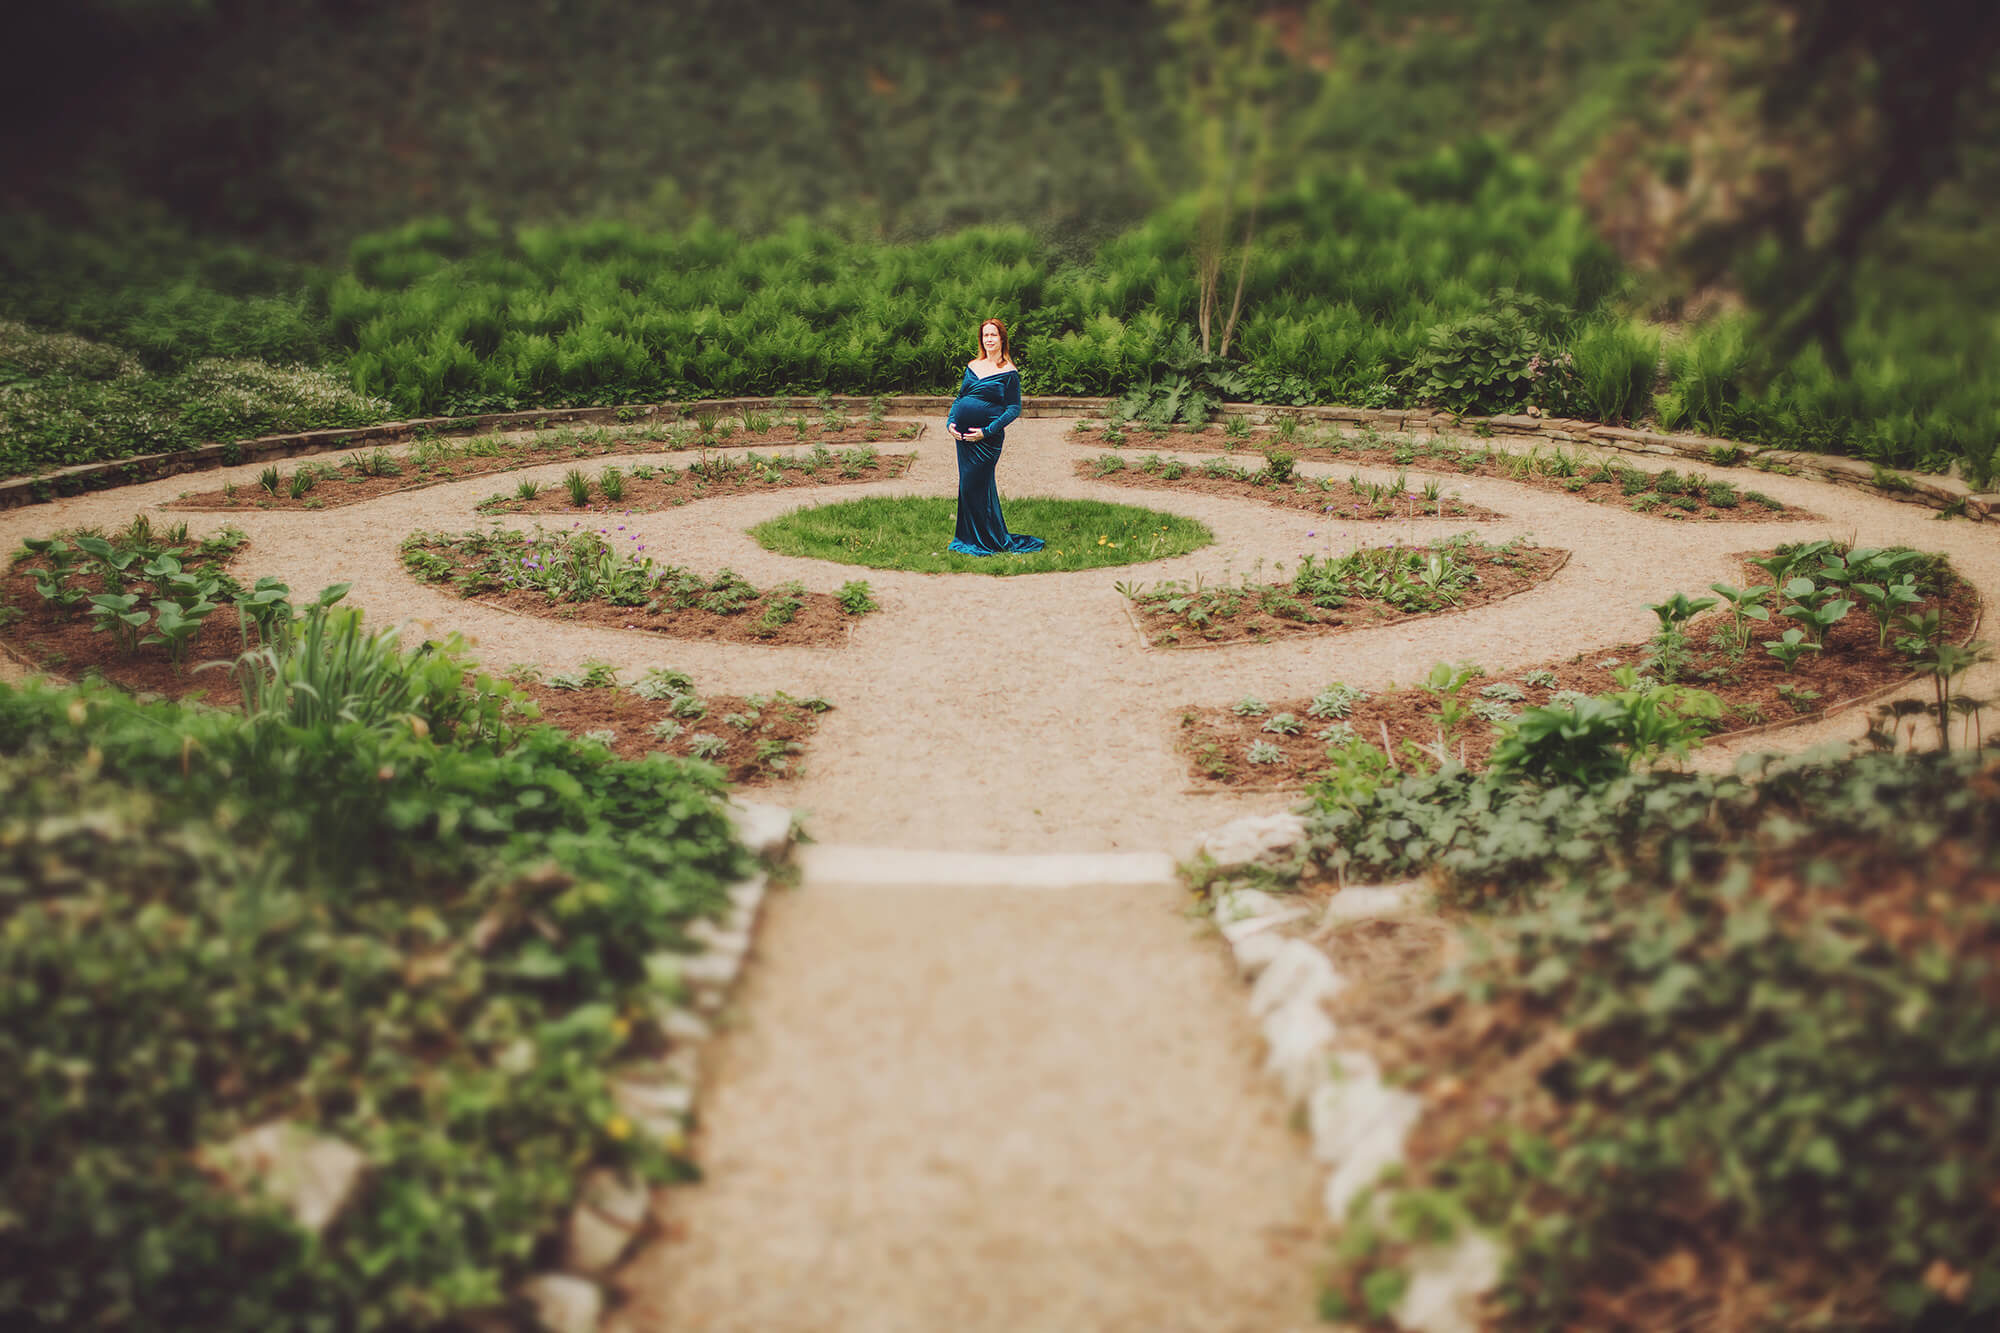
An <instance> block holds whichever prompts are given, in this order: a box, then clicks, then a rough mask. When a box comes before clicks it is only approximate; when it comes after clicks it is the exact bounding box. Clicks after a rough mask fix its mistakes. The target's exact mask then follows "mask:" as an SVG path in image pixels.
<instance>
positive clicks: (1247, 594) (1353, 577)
mask: <svg viewBox="0 0 2000 1333" xmlns="http://www.w3.org/2000/svg"><path fill="white" fill-rule="evenodd" d="M1568 554H1569V553H1568V552H1566V551H1559V550H1556V549H1555V548H1553V547H1546V546H1532V545H1529V544H1528V543H1526V542H1524V541H1512V542H1508V543H1506V544H1505V545H1500V546H1495V545H1492V544H1490V543H1485V542H1481V541H1479V540H1478V539H1477V538H1476V537H1475V536H1474V535H1473V534H1472V533H1469V532H1468V533H1462V534H1460V535H1459V536H1457V537H1452V538H1447V539H1445V540H1444V541H1441V542H1438V543H1436V544H1434V545H1431V546H1408V547H1405V546H1396V547H1366V546H1357V547H1355V548H1354V549H1353V550H1352V551H1349V552H1347V553H1346V554H1344V555H1339V556H1336V555H1333V554H1332V553H1331V551H1329V552H1328V553H1327V554H1326V555H1325V556H1324V557H1321V556H1316V555H1305V556H1301V557H1300V558H1299V565H1298V568H1297V569H1296V570H1295V571H1294V573H1293V574H1292V577H1291V578H1290V579H1288V580H1279V581H1276V582H1268V581H1260V580H1258V579H1256V578H1254V577H1253V576H1251V575H1248V574H1245V575H1242V576H1240V577H1239V578H1238V579H1236V580H1235V581H1233V582H1231V581H1228V580H1224V581H1220V582H1216V583H1208V582H1206V581H1205V580H1204V579H1203V578H1202V577H1201V576H1200V575H1196V576H1195V577H1194V578H1193V579H1174V580H1167V581H1163V582H1159V583H1155V584H1152V585H1150V586H1148V585H1143V584H1139V583H1120V584H1119V585H1118V591H1119V592H1120V593H1122V594H1123V595H1124V597H1125V599H1126V603H1127V609H1128V610H1129V611H1130V612H1131V614H1132V617H1133V620H1134V622H1135V623H1136V624H1137V625H1138V627H1139V632H1140V634H1141V635H1143V636H1144V638H1145V640H1146V642H1147V643H1149V644H1151V645H1153V646H1154V647H1156V648H1164V647H1183V648H1188V647H1198V646H1201V645H1204V644H1223V643H1242V642H1258V643H1262V642H1264V641H1266V640H1269V639H1273V638H1280V637H1283V636H1285V635H1289V634H1310V633H1317V632H1326V631H1332V630H1340V629H1356V628H1361V627H1364V626H1368V625H1380V624H1386V623H1388V622H1390V621H1394V620H1401V619H1404V618H1406V617H1410V616H1424V615H1435V614H1437V613H1438V612H1440V611H1449V610H1463V609H1467V608H1470V607H1474V606H1483V605H1485V604H1486V603H1488V602H1494V601H1498V600H1500V599H1502V598H1505V597H1511V596H1513V595H1514V594H1515V593H1517V592H1523V591H1526V590H1527V589H1529V588H1532V587H1534V586H1535V585H1536V584H1538V583H1540V582H1541V581H1543V580H1544V579H1547V578H1549V577H1550V576H1552V575H1553V574H1554V573H1555V572H1556V571H1557V570H1558V569H1560V568H1561V567H1562V563H1563V561H1564V560H1566V559H1567V558H1568ZM1277 572H1280V573H1282V572H1283V571H1282V569H1280V570H1279V571H1277Z"/></svg>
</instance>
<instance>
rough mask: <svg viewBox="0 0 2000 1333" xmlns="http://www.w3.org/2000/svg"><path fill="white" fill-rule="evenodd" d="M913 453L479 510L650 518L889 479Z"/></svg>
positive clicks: (629, 484) (543, 493)
mask: <svg viewBox="0 0 2000 1333" xmlns="http://www.w3.org/2000/svg"><path fill="white" fill-rule="evenodd" d="M916 457H917V456H916V455H915V454H882V455H878V456H877V457H876V458H873V459H871V460H870V461H868V462H867V463H862V464H857V465H855V466H854V467H853V475H852V476H848V475H845V474H844V473H843V472H842V470H841V469H840V468H838V467H835V466H827V467H823V468H821V469H819V470H818V471H817V472H813V473H807V472H803V471H800V470H798V469H795V468H781V469H764V470H752V469H751V468H749V467H745V466H741V465H738V466H736V467H734V468H731V469H730V470H728V471H727V472H721V471H720V470H719V469H717V470H703V471H701V472H700V475H697V471H698V469H700V468H701V465H699V464H689V466H688V468H687V470H685V471H682V470H680V469H677V468H671V467H668V468H662V469H660V471H659V472H658V473H657V474H655V475H654V476H653V477H651V478H642V477H634V476H631V475H630V474H627V475H626V477H625V492H624V495H623V497H622V498H620V499H618V500H607V499H605V498H604V497H603V494H602V493H601V491H600V490H599V489H597V485H596V483H597V476H595V475H593V476H592V477H591V484H592V488H593V489H592V498H591V500H590V502H589V503H588V504H586V505H584V506H582V507H581V508H579V507H578V506H577V505H575V504H573V503H571V501H570V495H569V491H568V489H567V488H565V487H563V486H562V485H560V484H556V485H544V486H543V487H542V489H541V490H540V492H538V493H537V494H536V496H535V498H534V499H532V500H523V499H521V498H520V497H519V496H496V497H494V498H493V499H491V500H487V501H485V502H483V503H482V504H481V505H480V506H479V512H481V513H482V514H651V513H655V512H657V511H659V510H662V509H670V508H673V507H675V506H678V505H684V504H688V503H689V502H691V501H694V500H715V499H720V498H721V497H723V496H725V495H747V494H749V493H751V492H753V491H758V492H762V491H777V490H785V489H787V488H793V487H813V486H858V485H860V484H861V483H863V482H869V481H888V480H890V479H891V478H894V477H900V476H902V475H903V474H904V473H905V472H907V471H909V470H910V464H911V463H913V462H914V461H916Z"/></svg>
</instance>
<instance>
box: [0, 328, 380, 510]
mask: <svg viewBox="0 0 2000 1333" xmlns="http://www.w3.org/2000/svg"><path fill="white" fill-rule="evenodd" d="M394 414H395V408H394V406H393V405H392V404H390V403H389V402H388V400H386V399H382V398H376V397H372V396H370V395H368V394H365V393H359V392H356V390H355V389H354V387H353V384H352V382H351V377H350V376H349V375H348V374H347V373H346V371H345V369H344V368H342V367H337V366H336V367H333V368H320V367H312V366H304V365H298V364H295V363H292V362H289V361H270V362H267V361H264V360H261V359H254V358H246V357H244V356H242V355H240V354H238V355H233V356H208V357H203V358H201V359H198V360H195V361H192V362H189V363H187V364H185V365H182V366H177V367H175V368H173V369H171V370H167V369H156V368H151V367H149V366H147V365H146V364H145V363H144V362H142V360H141V359H140V357H139V356H137V355H135V354H134V353H133V351H132V350H130V349H129V348H128V347H125V346H114V345H111V344H107V343H102V342H97V341H93V340H91V339H88V338H83V337H79V336H77V335H74V334H70V333H64V332H57V331H51V330H45V329H38V328H31V327H29V326H27V325H24V324H21V323H18V322H16V321H14V320H9V319H0V476H7V477H16V476H32V475H35V474H37V473H42V472H49V471H53V470H54V469H57V468H63V467H70V466H73V465H75V464H78V463H90V462H97V461H100V460H104V459H116V458H127V457H130V456H131V455H133V454H146V453H160V452H164V451H166V450H171V449H185V448H188V447H190V446H192V445H197V444H203V443H206V442H208V441H210V440H234V439H243V438H247V437H250V436H256V435H269V434H273V433H275V432H279V431H294V430H314V429H320V428H325V427H339V426H365V425H370V424H372V423H374V422H378V421H383V420H387V419H388V418H390V417H391V416H393V415H394Z"/></svg>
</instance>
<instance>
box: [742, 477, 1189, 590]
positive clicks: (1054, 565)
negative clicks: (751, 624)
mask: <svg viewBox="0 0 2000 1333" xmlns="http://www.w3.org/2000/svg"><path fill="white" fill-rule="evenodd" d="M1005 512H1006V518H1007V528H1008V530H1009V531H1010V532H1019V533H1026V534H1028V535H1029V536H1032V537H1040V538H1041V539H1042V540H1043V542H1045V543H1046V545H1044V546H1043V547H1042V549H1041V550H1039V551H1035V552H1032V553H1030V554H1027V555H989V556H977V555H960V554H959V553H958V552H956V551H948V550H946V549H945V548H946V547H947V546H949V545H950V544H951V536H952V525H953V523H954V522H955V521H956V518H957V513H958V502H957V501H956V500H954V499H952V498H950V497H948V496H920V495H910V496H891V495H876V496H869V497H868V498H866V499H861V500H848V501H845V502H842V503H839V504H827V505H816V506H813V507H812V508H809V509H797V510H794V511H792V512H791V513H789V514H781V515H779V516H778V517H777V518H774V519H770V520H769V521H767V522H764V523H759V524H758V525H757V526H756V527H754V528H752V529H750V535H751V536H752V537H755V538H756V539H757V541H758V543H759V544H760V545H762V546H763V547H764V548H765V549H766V550H769V551H776V552H777V553H778V554H780V555H802V556H808V557H810V558H812V559H815V560H837V561H839V562H841V563H842V564H848V565H867V566H868V567H869V568H871V569H909V570H915V571H916V572H918V573H920V574H1045V573H1049V572H1051V571H1058V570H1073V569H1101V568H1104V567H1106V566H1109V565H1135V564H1138V563H1140V562H1141V561H1144V560H1164V559H1165V558H1167V557H1168V556H1174V555H1185V554H1186V553H1187V552H1189V551H1192V550H1196V549H1198V548H1200V547H1203V546H1206V545H1208V544H1209V543H1210V542H1212V541H1214V540H1215V534H1214V533H1212V532H1210V531H1209V530H1208V525H1207V524H1204V523H1197V522H1196V521H1195V520H1193V519H1191V518H1182V517H1180V516H1179V515H1178V514H1163V513H1161V512H1160V511H1158V510H1157V509H1141V508H1139V506H1137V505H1120V504H1106V503H1105V502H1104V501H1102V500H1047V499H1033V498H1027V499H1017V500H1009V501H1007V502H1006V505H1005Z"/></svg>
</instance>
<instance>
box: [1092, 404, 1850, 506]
mask: <svg viewBox="0 0 2000 1333" xmlns="http://www.w3.org/2000/svg"><path fill="white" fill-rule="evenodd" d="M1071 436H1072V438H1073V439H1074V440H1075V441H1076V442H1077V443H1080V444H1089V443H1092V442H1093V441H1098V442H1102V441H1101V436H1100V435H1099V434H1098V433H1097V432H1095V431H1093V430H1091V429H1088V428H1086V427H1085V426H1082V425H1079V426H1077V427H1074V428H1072V430H1071ZM1114 447H1117V448H1122V449H1124V450H1125V451H1126V452H1128V453H1139V452H1141V451H1144V452H1153V451H1155V450H1157V451H1162V452H1171V453H1228V454H1240V455H1241V456H1242V457H1241V460H1240V463H1239V466H1244V467H1257V466H1260V465H1261V463H1262V459H1263V451H1264V450H1266V449H1283V450H1285V451H1286V452H1287V453H1290V454H1292V455H1294V457H1295V458H1296V459H1297V461H1299V462H1315V463H1366V464H1369V465H1371V466H1379V467H1413V468H1422V469H1425V470H1427V471H1431V472H1445V471H1451V472H1457V473H1460V474H1461V475H1465V476H1477V477H1498V478H1500V479H1501V480H1503V481H1512V482H1517V483H1519V484H1520V485H1523V486H1533V487H1535V488H1536V489H1537V490H1544V491H1561V492H1563V493H1565V494H1568V495H1574V496H1576V497H1577V498H1578V499H1581V500H1585V501H1588V502H1589V503H1591V504H1602V505H1610V506H1612V507H1613V508H1618V509H1626V510H1630V511H1631V512H1633V513H1638V514H1648V515H1650V516H1651V517H1653V518H1665V519H1704V520H1710V521H1715V522H1734V523H1770V522H1789V521H1794V520H1806V519H1817V518H1818V517H1819V516H1818V515H1817V514H1814V513H1812V512H1811V511H1809V510H1805V509H1799V508H1796V507H1794V506H1791V505H1786V506H1785V507H1783V508H1782V509H1772V508H1770V507H1768V506H1766V505H1764V504H1761V503H1759V502H1757V501H1754V500H1739V501H1738V503H1736V504H1735V505H1715V504H1711V503H1710V502H1709V497H1708V494H1707V488H1706V484H1707V483H1711V482H1715V481H1719V480H1727V481H1730V482H1731V483H1733V484H1734V485H1736V486H1737V488H1738V489H1739V491H1742V492H1749V491H1754V490H1756V489H1757V488H1756V486H1755V485H1754V484H1753V483H1751V482H1750V481H1749V480H1748V478H1747V477H1744V475H1743V474H1742V473H1741V472H1738V473H1737V475H1736V476H1732V477H1728V478H1718V477H1715V476H1712V475H1709V474H1707V473H1676V475H1678V476H1680V477H1682V478H1683V480H1687V479H1694V481H1695V483H1696V484H1694V485H1691V486H1689V487H1687V488H1685V490H1684V491H1683V493H1682V494H1681V495H1680V496H1678V497H1674V496H1669V495H1663V494H1658V493H1655V492H1652V491H1650V490H1648V491H1642V492H1640V493H1639V494H1636V495H1626V494H1625V493H1624V486H1623V485H1622V484H1621V483H1620V482H1618V481H1610V480H1597V481H1587V480H1584V478H1585V477H1588V476H1590V475H1591V473H1593V472H1594V471H1595V469H1596V460H1595V456H1594V455H1593V454H1591V453H1590V452H1588V451H1587V450H1586V449H1584V448H1580V447H1576V446H1563V447H1558V446H1557V445H1556V444H1554V443H1552V442H1537V443H1535V444H1533V445H1531V446H1529V447H1528V448H1525V449H1508V448H1503V447H1501V446H1500V445H1499V444H1497V443H1492V444H1489V443H1487V442H1485V441H1479V442H1473V441H1448V440H1425V441H1422V442H1420V443H1410V442H1405V443H1386V442H1385V443H1371V442H1370V440H1369V439H1368V438H1367V437H1363V438H1362V439H1359V440H1342V441H1339V442H1337V443H1334V442H1326V441H1324V440H1314V441H1307V440H1304V439H1300V440H1296V441H1293V442H1291V443H1286V442H1284V441H1281V440H1279V439H1278V438H1277V437H1276V435H1274V434H1273V433H1272V432H1270V431H1269V430H1259V431H1254V432H1252V434H1251V435H1250V436H1249V437H1247V438H1243V437H1238V438H1235V439H1232V438H1230V436H1229V435H1227V434H1226V433H1225V432H1224V431H1223V429H1222V428H1221V427H1220V426H1210V427H1208V428H1206V429H1204V430H1201V431H1185V430H1175V431H1169V432H1167V433H1166V434H1164V435H1154V434H1152V433H1151V432H1148V431H1142V430H1134V431H1130V432H1128V433H1127V435H1126V438H1125V443H1124V444H1123V445H1120V446H1114ZM1558 455H1560V456H1563V457H1566V458H1571V459H1574V460H1577V462H1578V465H1579V466H1578V468H1577V471H1578V473H1579V475H1577V476H1572V477H1561V476H1554V475H1551V474H1550V473H1548V472H1546V471H1544V470H1542V468H1541V467H1540V466H1536V467H1532V468H1529V467H1523V466H1521V465H1520V464H1519V463H1518V462H1517V463H1516V464H1515V466H1514V467H1512V468H1510V467H1509V466H1508V462H1507V460H1508V459H1510V458H1512V459H1515V460H1520V459H1525V458H1528V457H1530V456H1534V457H1536V458H1538V459H1540V460H1544V461H1546V462H1553V461H1554V460H1555V459H1556V458H1557V457H1558ZM1611 466H1612V467H1614V468H1621V469H1623V468H1627V467H1628V466H1629V465H1628V464H1625V463H1622V462H1619V461H1617V460H1615V459H1614V460H1611ZM1708 466H1710V467H1716V468H1720V467H1722V465H1720V464H1710V465H1708ZM1635 471H1636V469H1635ZM1739 478H1740V479H1739ZM1652 480H1653V478H1652V477H1651V476H1648V483H1649V484H1650V483H1651V481H1652ZM1649 496H1650V502H1649V501H1648V497H1649ZM1683 501H1684V502H1691V503H1692V504H1693V506H1694V507H1693V508H1692V509H1683V508H1679V507H1677V504H1678V503H1679V502H1683ZM1354 517H1367V516H1366V515H1355V516H1354Z"/></svg>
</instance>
